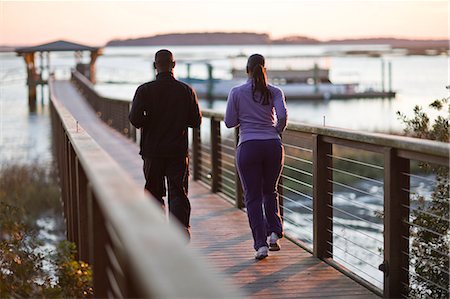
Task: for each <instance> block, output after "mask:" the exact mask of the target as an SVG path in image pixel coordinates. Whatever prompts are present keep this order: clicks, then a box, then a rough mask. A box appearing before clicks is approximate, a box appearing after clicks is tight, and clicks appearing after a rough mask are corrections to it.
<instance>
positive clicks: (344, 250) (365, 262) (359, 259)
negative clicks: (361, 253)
mask: <svg viewBox="0 0 450 299" xmlns="http://www.w3.org/2000/svg"><path fill="white" fill-rule="evenodd" d="M327 243H328V244H330V245H331V246H333V249H334V248H337V249H339V250H341V251H343V252H345V253H346V254H348V255H350V256H351V257H353V258H355V259H357V260H358V261H360V262H362V263H364V264H366V265H368V266H369V267H371V268H373V269H375V270H377V271H379V270H378V267H375V266H373V265H371V264H369V263H368V262H367V261H365V260H362V259H361V258H359V257H357V256H356V255H354V254H351V253H350V252H348V251H347V250H346V249H343V248H341V247H339V246H337V245H336V244H335V243H332V242H327ZM332 254H333V256H334V255H336V253H332ZM347 263H350V262H349V261H347ZM377 281H378V282H380V283H381V281H379V280H378V279H377Z"/></svg>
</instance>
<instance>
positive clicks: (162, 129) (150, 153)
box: [129, 72, 202, 158]
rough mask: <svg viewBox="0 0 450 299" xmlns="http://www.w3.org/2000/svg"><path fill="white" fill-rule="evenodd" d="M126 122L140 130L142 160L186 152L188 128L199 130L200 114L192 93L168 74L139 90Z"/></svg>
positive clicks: (178, 155) (163, 74)
mask: <svg viewBox="0 0 450 299" xmlns="http://www.w3.org/2000/svg"><path fill="white" fill-rule="evenodd" d="M129 119H130V122H131V123H132V124H133V125H134V126H135V127H136V128H142V137H141V152H140V154H141V155H142V156H143V157H145V158H154V157H180V156H186V155H187V153H188V127H191V128H198V127H199V126H200V123H201V120H202V115H201V112H200V109H199V106H198V100H197V96H196V94H195V92H194V90H193V89H192V88H191V87H189V86H188V85H187V84H185V83H183V82H180V81H178V80H176V79H175V78H174V77H173V74H172V73H171V72H167V73H159V74H158V75H157V76H156V80H154V81H151V82H147V83H144V84H142V85H141V86H139V87H138V89H137V90H136V94H135V95H134V99H133V105H132V107H131V111H130V115H129Z"/></svg>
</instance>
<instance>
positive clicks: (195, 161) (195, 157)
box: [192, 128, 201, 181]
mask: <svg viewBox="0 0 450 299" xmlns="http://www.w3.org/2000/svg"><path fill="white" fill-rule="evenodd" d="M200 142H201V140H200V128H194V129H192V172H193V178H194V181H197V180H199V179H200V163H201V162H200V161H201V159H200V155H201V152H200V148H199V147H200Z"/></svg>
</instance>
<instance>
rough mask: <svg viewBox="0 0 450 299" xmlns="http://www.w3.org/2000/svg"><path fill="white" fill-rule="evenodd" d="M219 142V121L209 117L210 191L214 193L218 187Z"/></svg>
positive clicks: (219, 175)
mask: <svg viewBox="0 0 450 299" xmlns="http://www.w3.org/2000/svg"><path fill="white" fill-rule="evenodd" d="M220 141H221V140H220V121H217V120H215V119H214V117H211V168H212V174H211V179H212V181H211V191H212V192H214V193H216V192H218V191H219V186H220V177H221V174H220V169H221V167H220V159H219V158H220V156H221V146H220Z"/></svg>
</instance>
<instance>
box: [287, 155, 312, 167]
mask: <svg viewBox="0 0 450 299" xmlns="http://www.w3.org/2000/svg"><path fill="white" fill-rule="evenodd" d="M284 157H285V158H289V159H292V160H295V161H299V162H303V163H306V164H309V165H312V164H313V162H312V161H309V160H306V159H302V158H298V157H294V156H291V155H288V154H285V155H284Z"/></svg>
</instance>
